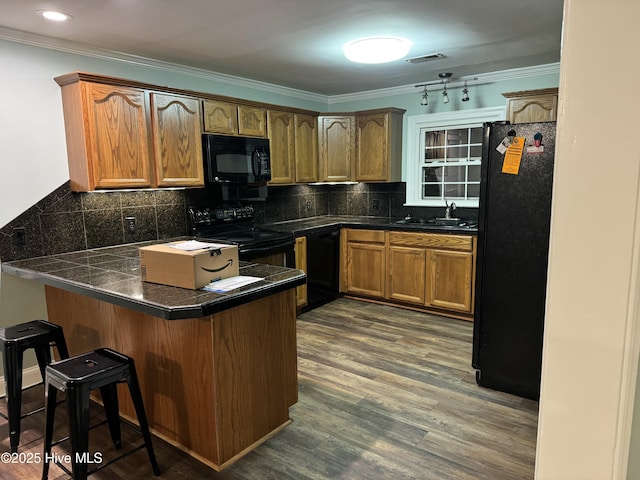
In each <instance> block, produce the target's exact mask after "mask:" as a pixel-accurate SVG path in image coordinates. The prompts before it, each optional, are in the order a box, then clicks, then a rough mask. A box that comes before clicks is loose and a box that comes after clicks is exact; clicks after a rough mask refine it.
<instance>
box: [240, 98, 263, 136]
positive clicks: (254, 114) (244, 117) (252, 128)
mask: <svg viewBox="0 0 640 480" xmlns="http://www.w3.org/2000/svg"><path fill="white" fill-rule="evenodd" d="M238 133H239V134H240V135H246V136H247V137H266V136H267V114H266V111H265V109H264V108H257V107H249V106H246V105H238Z"/></svg>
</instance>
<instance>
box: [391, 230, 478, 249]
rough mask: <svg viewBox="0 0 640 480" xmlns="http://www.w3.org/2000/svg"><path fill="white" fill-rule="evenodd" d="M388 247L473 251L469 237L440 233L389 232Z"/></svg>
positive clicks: (471, 238) (471, 239)
mask: <svg viewBox="0 0 640 480" xmlns="http://www.w3.org/2000/svg"><path fill="white" fill-rule="evenodd" d="M389 244H390V245H403V246H409V247H432V248H433V247H436V248H446V249H449V250H462V251H469V252H470V251H472V250H473V237H472V236H471V235H446V234H440V233H413V232H389Z"/></svg>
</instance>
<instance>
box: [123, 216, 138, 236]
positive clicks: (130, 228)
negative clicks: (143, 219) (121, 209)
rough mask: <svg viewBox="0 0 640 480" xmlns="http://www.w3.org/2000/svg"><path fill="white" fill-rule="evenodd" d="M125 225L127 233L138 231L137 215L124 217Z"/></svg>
mask: <svg viewBox="0 0 640 480" xmlns="http://www.w3.org/2000/svg"><path fill="white" fill-rule="evenodd" d="M124 225H125V230H126V231H127V233H129V234H133V233H136V217H124Z"/></svg>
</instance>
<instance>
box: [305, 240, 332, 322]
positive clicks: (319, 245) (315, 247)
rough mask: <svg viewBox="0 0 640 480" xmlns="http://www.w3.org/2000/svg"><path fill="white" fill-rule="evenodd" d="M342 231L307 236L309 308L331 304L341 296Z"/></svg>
mask: <svg viewBox="0 0 640 480" xmlns="http://www.w3.org/2000/svg"><path fill="white" fill-rule="evenodd" d="M339 272H340V229H339V228H332V229H330V230H324V229H323V230H321V231H318V232H313V233H309V234H307V272H306V273H307V306H306V307H304V308H303V309H302V310H303V311H307V310H311V309H312V308H316V307H319V306H320V305H322V304H324V303H327V302H330V301H331V300H333V299H335V298H337V297H338V294H339Z"/></svg>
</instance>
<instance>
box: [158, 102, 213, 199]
mask: <svg viewBox="0 0 640 480" xmlns="http://www.w3.org/2000/svg"><path fill="white" fill-rule="evenodd" d="M200 117H201V111H200V100H199V99H197V98H192V97H185V96H182V95H172V94H165V93H155V92H152V93H151V119H152V131H153V149H154V157H155V167H156V169H155V174H156V180H157V185H158V186H160V187H168V186H204V168H203V162H202V130H201V128H200V124H201V123H200Z"/></svg>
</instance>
